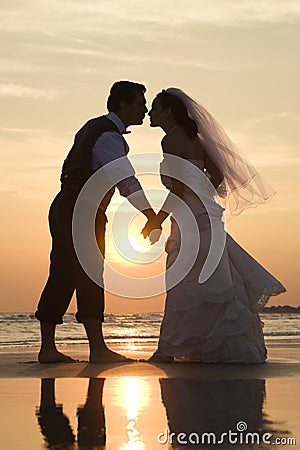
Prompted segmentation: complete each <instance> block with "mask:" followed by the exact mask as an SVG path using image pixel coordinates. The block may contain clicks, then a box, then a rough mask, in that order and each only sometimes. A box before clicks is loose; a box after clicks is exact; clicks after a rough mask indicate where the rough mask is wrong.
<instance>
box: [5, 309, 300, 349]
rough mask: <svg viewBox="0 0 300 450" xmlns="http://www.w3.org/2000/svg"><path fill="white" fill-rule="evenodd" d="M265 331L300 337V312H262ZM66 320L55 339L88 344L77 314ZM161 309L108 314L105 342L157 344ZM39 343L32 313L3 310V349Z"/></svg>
mask: <svg viewBox="0 0 300 450" xmlns="http://www.w3.org/2000/svg"><path fill="white" fill-rule="evenodd" d="M260 316H261V319H262V321H263V322H264V335H265V337H266V342H267V343H268V342H269V343H280V342H286V341H289V342H290V343H293V342H294V343H296V341H298V340H299V338H300V314H297V313H294V314H293V313H282V314H279V313H263V314H261V315H260ZM64 320H65V322H64V324H62V325H59V326H58V327H57V333H56V342H57V344H59V345H76V344H86V343H87V338H86V335H85V332H84V328H83V326H82V325H81V324H78V323H77V322H76V320H75V317H74V314H66V315H65V319H64ZM161 320H162V313H143V314H106V316H105V323H104V326H103V327H104V335H105V339H106V342H107V343H108V344H109V343H115V344H121V345H122V344H124V345H125V344H126V343H127V344H130V345H139V346H143V345H149V344H152V345H155V343H156V342H157V340H158V336H159V328H160V323H161ZM39 343H40V333H39V322H38V321H37V320H36V319H35V317H34V314H33V313H0V350H1V351H5V350H9V349H10V348H20V349H21V348H24V347H27V348H30V347H33V348H36V347H37V346H38V345H39Z"/></svg>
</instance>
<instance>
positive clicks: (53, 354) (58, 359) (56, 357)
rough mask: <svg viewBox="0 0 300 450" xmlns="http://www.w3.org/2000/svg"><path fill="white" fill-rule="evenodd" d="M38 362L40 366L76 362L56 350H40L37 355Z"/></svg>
mask: <svg viewBox="0 0 300 450" xmlns="http://www.w3.org/2000/svg"><path fill="white" fill-rule="evenodd" d="M38 361H39V363H42V364H51V363H69V362H76V360H75V359H73V358H71V357H70V356H67V355H64V354H63V353H61V352H59V351H58V350H41V351H40V352H39V354H38Z"/></svg>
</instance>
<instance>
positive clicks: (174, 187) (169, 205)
mask: <svg viewBox="0 0 300 450" xmlns="http://www.w3.org/2000/svg"><path fill="white" fill-rule="evenodd" d="M161 146H162V150H163V153H164V154H171V155H175V156H179V155H180V148H179V145H178V142H177V141H176V140H175V139H172V137H171V136H165V137H164V138H163V140H162V142H161ZM161 180H162V183H163V184H164V186H166V188H167V189H169V190H170V191H171V192H169V193H168V195H167V197H166V199H165V201H164V203H163V205H162V206H161V208H160V211H159V213H158V214H157V215H156V216H155V217H153V218H152V219H151V220H148V222H147V223H146V225H145V227H144V228H143V230H142V234H143V236H144V237H145V238H146V237H147V236H149V234H150V233H151V231H152V230H155V229H160V230H161V228H162V224H163V222H164V221H165V220H166V218H167V217H168V216H169V215H170V214H171V212H172V211H173V209H174V206H175V203H176V197H175V195H178V194H179V190H180V189H181V188H182V186H181V183H180V182H179V181H178V180H176V179H174V178H172V177H169V176H167V175H164V174H161ZM177 191H178V192H177ZM172 192H174V193H175V195H174V193H172Z"/></svg>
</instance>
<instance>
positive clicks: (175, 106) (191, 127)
mask: <svg viewBox="0 0 300 450" xmlns="http://www.w3.org/2000/svg"><path fill="white" fill-rule="evenodd" d="M156 98H158V99H159V101H160V103H161V106H162V107H163V109H166V108H171V110H172V113H173V116H174V119H175V120H176V122H177V123H178V125H180V126H181V127H182V128H183V129H184V130H185V132H186V134H187V135H188V136H189V137H190V138H191V139H194V138H195V137H196V136H197V134H198V127H197V124H196V122H195V121H194V120H193V119H191V118H190V116H189V115H188V112H187V109H186V106H185V105H184V103H183V102H182V100H181V99H180V98H178V97H176V95H173V94H170V93H169V92H167V91H165V90H163V91H161V92H159V93H158V94H157V96H156Z"/></svg>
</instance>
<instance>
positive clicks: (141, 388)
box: [120, 377, 149, 450]
mask: <svg viewBox="0 0 300 450" xmlns="http://www.w3.org/2000/svg"><path fill="white" fill-rule="evenodd" d="M123 383H124V384H123ZM123 383H122V384H123V386H120V388H121V389H122V390H123V395H124V407H125V409H126V418H127V425H126V433H127V442H124V444H123V445H122V447H121V449H122V450H144V449H145V448H146V447H145V444H144V442H143V436H142V434H141V432H140V429H139V417H140V412H141V410H143V409H145V408H146V407H147V405H148V403H149V395H148V392H147V383H146V381H145V380H143V379H141V378H138V377H126V378H125V379H124V381H123Z"/></svg>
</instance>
